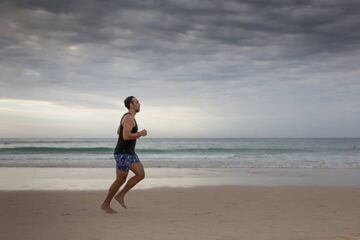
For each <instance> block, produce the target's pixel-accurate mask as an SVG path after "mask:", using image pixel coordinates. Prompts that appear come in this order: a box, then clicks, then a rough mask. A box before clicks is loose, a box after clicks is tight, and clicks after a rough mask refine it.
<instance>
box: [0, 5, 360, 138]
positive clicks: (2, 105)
mask: <svg viewBox="0 0 360 240" xmlns="http://www.w3.org/2000/svg"><path fill="white" fill-rule="evenodd" d="M359 13H360V1H358V0H352V1H351V0H347V1H343V0H327V1H320V0H317V1H315V0H314V1H300V0H299V1H284V0H277V1H271V0H245V1H218V0H213V1H202V0H185V1H180V0H167V1H134V0H129V1H118V0H101V1H100V0H98V1H95V0H92V1H90V0H86V1H74V0H62V1H55V0H53V1H51V0H47V1H46V0H32V1H31V0H27V1H25V0H23V1H19V0H9V1H6V0H2V1H1V3H0V37H1V38H0V72H1V75H0V137H116V130H117V126H118V123H119V120H120V117H121V116H122V114H123V113H124V112H125V111H126V109H125V107H124V106H123V100H124V98H125V97H127V96H129V95H134V96H136V97H137V98H138V99H139V101H140V103H141V111H140V113H139V114H138V115H136V118H137V121H138V124H139V127H140V129H142V128H146V129H147V130H148V132H149V137H360V127H359V123H360V68H359V66H360V65H359V63H360V31H359V29H360V14H359Z"/></svg>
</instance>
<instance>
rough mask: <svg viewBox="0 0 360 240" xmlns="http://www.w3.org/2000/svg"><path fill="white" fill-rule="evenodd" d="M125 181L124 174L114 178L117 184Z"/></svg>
mask: <svg viewBox="0 0 360 240" xmlns="http://www.w3.org/2000/svg"><path fill="white" fill-rule="evenodd" d="M125 181H126V177H124V176H121V177H119V176H118V177H117V178H116V180H115V182H116V183H117V184H123V183H124V182H125Z"/></svg>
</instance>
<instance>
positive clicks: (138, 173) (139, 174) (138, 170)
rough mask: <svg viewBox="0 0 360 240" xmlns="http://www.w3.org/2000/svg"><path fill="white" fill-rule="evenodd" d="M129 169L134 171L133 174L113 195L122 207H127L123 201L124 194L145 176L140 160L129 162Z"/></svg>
mask: <svg viewBox="0 0 360 240" xmlns="http://www.w3.org/2000/svg"><path fill="white" fill-rule="evenodd" d="M130 170H131V171H132V172H133V173H135V176H133V177H132V178H130V179H129V180H128V181H127V183H126V184H125V186H124V188H123V189H122V190H121V191H120V192H119V193H118V194H117V195H116V196H115V199H116V200H117V201H118V202H119V203H120V205H121V206H122V207H123V208H127V207H126V205H125V201H124V197H125V194H126V193H127V192H128V191H129V190H130V189H131V188H133V187H134V186H135V185H136V184H137V183H138V182H140V181H141V180H143V179H144V178H145V171H144V167H143V165H142V164H141V163H140V162H137V163H133V164H131V165H130Z"/></svg>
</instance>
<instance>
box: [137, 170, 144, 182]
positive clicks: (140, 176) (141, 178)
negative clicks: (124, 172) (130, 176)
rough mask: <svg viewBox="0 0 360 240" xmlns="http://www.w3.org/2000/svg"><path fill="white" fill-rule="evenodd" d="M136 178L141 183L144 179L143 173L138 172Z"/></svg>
mask: <svg viewBox="0 0 360 240" xmlns="http://www.w3.org/2000/svg"><path fill="white" fill-rule="evenodd" d="M136 178H137V179H138V180H139V181H141V180H143V179H144V178H145V172H140V173H138V174H136Z"/></svg>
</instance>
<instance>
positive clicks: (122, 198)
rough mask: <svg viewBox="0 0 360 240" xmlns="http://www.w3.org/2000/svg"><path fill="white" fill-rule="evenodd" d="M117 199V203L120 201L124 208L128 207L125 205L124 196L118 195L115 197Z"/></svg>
mask: <svg viewBox="0 0 360 240" xmlns="http://www.w3.org/2000/svg"><path fill="white" fill-rule="evenodd" d="M115 199H116V201H118V202H119V203H120V205H121V206H122V207H123V208H127V207H126V205H125V202H124V196H123V195H121V194H118V195H116V196H115Z"/></svg>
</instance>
